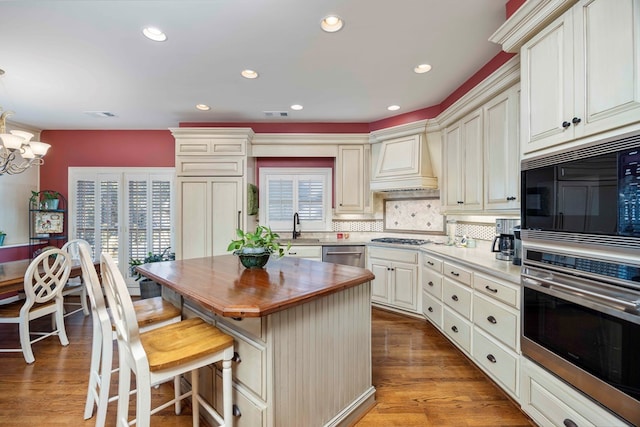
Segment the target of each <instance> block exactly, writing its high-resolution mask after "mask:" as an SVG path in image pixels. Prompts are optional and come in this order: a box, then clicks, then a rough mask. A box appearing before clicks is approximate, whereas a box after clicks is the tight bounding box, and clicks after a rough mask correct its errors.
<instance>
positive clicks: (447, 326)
mask: <svg viewBox="0 0 640 427" xmlns="http://www.w3.org/2000/svg"><path fill="white" fill-rule="evenodd" d="M442 330H443V331H444V333H445V334H447V336H448V337H449V338H451V339H452V340H453V341H455V342H456V343H457V344H458V345H459V346H460V347H461V348H462V349H463V350H464V351H465V352H467V353H471V324H470V323H469V322H467V321H466V320H464V319H463V318H462V317H460V316H458V315H457V314H455V313H454V312H453V311H452V310H450V309H449V308H448V307H443V313H442Z"/></svg>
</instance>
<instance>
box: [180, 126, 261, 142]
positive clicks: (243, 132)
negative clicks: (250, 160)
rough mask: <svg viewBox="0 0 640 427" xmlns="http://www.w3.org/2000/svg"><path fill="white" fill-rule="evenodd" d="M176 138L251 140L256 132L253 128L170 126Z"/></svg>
mask: <svg viewBox="0 0 640 427" xmlns="http://www.w3.org/2000/svg"><path fill="white" fill-rule="evenodd" d="M169 130H170V131H171V134H172V135H173V136H174V137H175V138H181V139H184V138H203V137H204V138H215V139H220V138H224V139H244V140H247V141H251V140H252V138H254V136H255V133H254V132H253V129H251V128H215V127H211V128H204V127H203V128H200V127H197V128H169Z"/></svg>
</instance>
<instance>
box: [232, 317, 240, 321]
mask: <svg viewBox="0 0 640 427" xmlns="http://www.w3.org/2000/svg"><path fill="white" fill-rule="evenodd" d="M232 319H233V320H235V321H236V322H242V317H232Z"/></svg>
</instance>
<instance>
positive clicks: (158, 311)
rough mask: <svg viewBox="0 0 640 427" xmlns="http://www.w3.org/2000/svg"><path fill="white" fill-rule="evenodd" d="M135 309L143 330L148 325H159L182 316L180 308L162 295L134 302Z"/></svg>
mask: <svg viewBox="0 0 640 427" xmlns="http://www.w3.org/2000/svg"><path fill="white" fill-rule="evenodd" d="M133 309H134V310H135V312H136V319H137V320H138V325H139V326H140V329H142V330H144V328H145V327H146V326H150V325H158V324H161V323H164V322H166V321H168V320H171V319H175V318H176V317H177V318H179V317H180V316H181V313H180V309H179V308H177V307H176V306H174V305H173V304H171V303H170V302H168V301H166V300H164V299H163V298H162V297H153V298H147V299H141V300H136V301H134V302H133Z"/></svg>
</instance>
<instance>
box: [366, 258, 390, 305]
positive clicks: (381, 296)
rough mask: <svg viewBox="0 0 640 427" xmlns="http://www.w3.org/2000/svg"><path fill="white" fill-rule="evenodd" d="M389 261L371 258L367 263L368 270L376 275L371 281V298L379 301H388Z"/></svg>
mask: <svg viewBox="0 0 640 427" xmlns="http://www.w3.org/2000/svg"><path fill="white" fill-rule="evenodd" d="M389 268H390V267H389V263H387V262H384V261H380V260H376V259H372V260H371V261H370V263H369V270H371V272H372V273H373V275H374V276H376V277H375V278H374V279H373V281H372V282H371V300H372V301H376V302H381V303H389V300H390V299H391V298H390V292H389V281H390V278H389V275H390V270H389Z"/></svg>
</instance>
